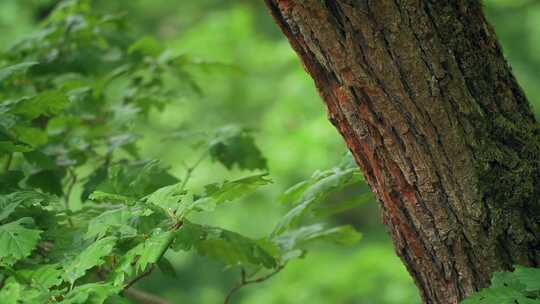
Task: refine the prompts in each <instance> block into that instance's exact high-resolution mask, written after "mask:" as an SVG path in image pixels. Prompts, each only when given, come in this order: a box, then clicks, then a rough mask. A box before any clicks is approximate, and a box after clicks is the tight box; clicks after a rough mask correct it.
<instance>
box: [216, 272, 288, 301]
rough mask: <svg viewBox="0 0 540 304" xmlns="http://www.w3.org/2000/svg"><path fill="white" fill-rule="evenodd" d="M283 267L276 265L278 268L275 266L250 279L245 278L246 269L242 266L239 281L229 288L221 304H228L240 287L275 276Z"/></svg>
mask: <svg viewBox="0 0 540 304" xmlns="http://www.w3.org/2000/svg"><path fill="white" fill-rule="evenodd" d="M284 267H285V266H284V265H280V266H278V268H276V269H275V270H274V271H272V272H271V273H269V274H267V275H264V276H262V277H259V278H256V279H251V280H248V279H246V271H245V270H244V268H242V269H241V270H240V282H238V283H237V284H236V285H235V286H234V287H233V288H231V290H229V293H228V294H227V297H226V298H225V301H224V302H223V304H229V303H230V301H231V298H232V296H233V295H234V294H235V293H236V292H237V291H238V290H240V289H242V288H244V287H246V286H247V285H250V284H257V283H262V282H264V281H266V280H268V279H270V278H271V277H273V276H275V275H276V274H278V273H279V272H280V271H281V270H282V269H283V268H284Z"/></svg>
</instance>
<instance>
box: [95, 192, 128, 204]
mask: <svg viewBox="0 0 540 304" xmlns="http://www.w3.org/2000/svg"><path fill="white" fill-rule="evenodd" d="M88 198H89V199H90V200H92V201H95V202H98V203H111V204H112V203H119V204H124V205H133V204H135V202H136V200H135V199H133V198H131V197H127V196H123V195H119V194H111V193H106V192H102V191H94V192H92V194H90V196H89V197H88Z"/></svg>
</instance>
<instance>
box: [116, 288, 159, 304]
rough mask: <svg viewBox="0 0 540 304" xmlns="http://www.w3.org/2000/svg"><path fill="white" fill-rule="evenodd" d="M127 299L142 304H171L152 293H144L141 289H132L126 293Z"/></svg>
mask: <svg viewBox="0 0 540 304" xmlns="http://www.w3.org/2000/svg"><path fill="white" fill-rule="evenodd" d="M124 295H125V296H126V297H127V298H130V299H132V300H135V301H137V302H138V303H142V304H170V302H169V301H167V300H165V299H162V298H160V297H158V296H156V295H153V294H151V293H147V292H144V291H142V290H140V289H136V288H130V289H128V290H125V291H124Z"/></svg>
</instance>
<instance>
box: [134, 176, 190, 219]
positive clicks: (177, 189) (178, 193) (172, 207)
mask: <svg viewBox="0 0 540 304" xmlns="http://www.w3.org/2000/svg"><path fill="white" fill-rule="evenodd" d="M184 195H185V193H183V190H182V183H177V184H174V185H171V186H165V187H162V188H159V189H157V190H156V191H154V192H152V193H151V194H149V195H147V196H145V197H144V198H143V200H144V201H146V202H147V203H149V204H153V205H156V206H159V207H160V208H162V209H163V210H165V211H166V212H167V213H170V214H172V213H175V212H176V210H177V209H178V208H179V207H180V201H181V200H182V197H183V196H184Z"/></svg>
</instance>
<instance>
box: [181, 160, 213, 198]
mask: <svg viewBox="0 0 540 304" xmlns="http://www.w3.org/2000/svg"><path fill="white" fill-rule="evenodd" d="M208 152H209V151H208V150H204V151H203V153H202V154H201V155H200V156H199V158H198V159H197V161H195V163H194V164H193V165H191V166H187V165H185V167H186V175H185V176H184V180H183V181H182V185H180V192H183V191H184V189H185V188H186V185H187V183H188V181H189V179H190V178H191V177H192V175H193V171H195V169H197V167H198V166H199V165H200V164H201V163H202V161H203V160H204V159H205V158H206V156H207V155H208Z"/></svg>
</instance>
